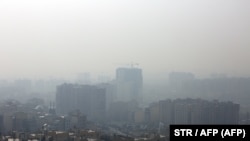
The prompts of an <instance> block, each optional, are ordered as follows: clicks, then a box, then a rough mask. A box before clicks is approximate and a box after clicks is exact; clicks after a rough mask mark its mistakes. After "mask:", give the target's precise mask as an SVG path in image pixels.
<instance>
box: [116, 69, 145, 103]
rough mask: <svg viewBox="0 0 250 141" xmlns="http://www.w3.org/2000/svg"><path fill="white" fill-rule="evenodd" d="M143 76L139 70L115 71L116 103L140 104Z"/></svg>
mask: <svg viewBox="0 0 250 141" xmlns="http://www.w3.org/2000/svg"><path fill="white" fill-rule="evenodd" d="M142 86H143V76H142V70H141V69H139V68H118V69H117V70H116V98H115V99H116V101H124V102H127V101H137V102H138V103H141V102H142Z"/></svg>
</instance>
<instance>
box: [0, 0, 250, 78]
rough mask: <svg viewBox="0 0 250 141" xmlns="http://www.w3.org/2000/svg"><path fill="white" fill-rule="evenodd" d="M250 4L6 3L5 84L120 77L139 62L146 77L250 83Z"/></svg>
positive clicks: (0, 51) (0, 74)
mask: <svg viewBox="0 0 250 141" xmlns="http://www.w3.org/2000/svg"><path fill="white" fill-rule="evenodd" d="M249 6H250V1H248V0H238V1H234V0H217V1H209V0H205V1H199V0H189V1H180V0H177V1H170V0H156V1H149V0H136V1H135V0H108V1H99V0H85V1H80V0H75V1H69V0H62V1H59V0H54V1H49V0H43V1H42V0H38V1H32V0H22V1H17V0H8V1H0V13H2V14H0V22H1V23H0V65H1V66H0V68H1V69H0V78H4V79H13V78H49V77H58V78H72V77H74V76H75V75H76V74H78V73H84V72H90V73H93V74H104V75H108V76H114V74H115V69H116V68H117V67H121V66H125V65H126V64H131V63H138V64H139V67H140V68H142V69H143V74H144V76H145V77H147V78H154V77H157V78H161V76H162V75H167V73H169V72H172V71H180V72H191V73H194V74H195V75H196V76H197V77H207V76H209V75H210V74H211V73H223V74H227V75H229V76H239V77H249V76H250V65H249V63H248V60H249V59H248V58H249V56H250V40H249V39H250V26H249V25H250V15H249V13H250V7H249Z"/></svg>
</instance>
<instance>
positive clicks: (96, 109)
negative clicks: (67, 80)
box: [56, 84, 106, 120]
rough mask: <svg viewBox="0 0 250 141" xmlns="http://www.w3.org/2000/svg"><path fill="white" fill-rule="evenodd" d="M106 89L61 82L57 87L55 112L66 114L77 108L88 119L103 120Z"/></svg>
mask: <svg viewBox="0 0 250 141" xmlns="http://www.w3.org/2000/svg"><path fill="white" fill-rule="evenodd" d="M105 107H106V90H105V89H104V88H99V87H97V86H91V85H76V84H62V85H59V86H58V87H57V92H56V112H57V114H59V115H67V114H68V113H69V112H71V111H74V110H79V111H80V112H81V113H83V114H85V115H86V116H87V118H88V119H89V120H104V119H105V116H106V115H105Z"/></svg>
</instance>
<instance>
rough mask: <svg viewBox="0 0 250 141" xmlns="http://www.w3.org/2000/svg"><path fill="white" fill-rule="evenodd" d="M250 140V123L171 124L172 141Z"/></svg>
mask: <svg viewBox="0 0 250 141" xmlns="http://www.w3.org/2000/svg"><path fill="white" fill-rule="evenodd" d="M180 140H191V141H198V140H199V141H200V140H212V141H232V140H235V141H250V125H170V141H180Z"/></svg>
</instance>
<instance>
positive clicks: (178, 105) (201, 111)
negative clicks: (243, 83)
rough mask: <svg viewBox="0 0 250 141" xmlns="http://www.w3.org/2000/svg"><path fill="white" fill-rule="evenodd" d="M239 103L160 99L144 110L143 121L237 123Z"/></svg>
mask: <svg viewBox="0 0 250 141" xmlns="http://www.w3.org/2000/svg"><path fill="white" fill-rule="evenodd" d="M239 111H240V105H239V104H235V103H232V102H219V101H216V100H214V101H207V100H202V99H175V100H170V99H168V100H161V101H159V102H158V103H154V104H151V105H150V106H149V107H148V108H146V109H145V111H144V115H145V116H144V121H146V122H155V123H162V124H164V125H167V126H168V125H170V124H239ZM142 121H143V120H142Z"/></svg>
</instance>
